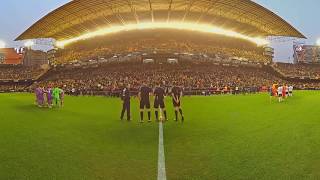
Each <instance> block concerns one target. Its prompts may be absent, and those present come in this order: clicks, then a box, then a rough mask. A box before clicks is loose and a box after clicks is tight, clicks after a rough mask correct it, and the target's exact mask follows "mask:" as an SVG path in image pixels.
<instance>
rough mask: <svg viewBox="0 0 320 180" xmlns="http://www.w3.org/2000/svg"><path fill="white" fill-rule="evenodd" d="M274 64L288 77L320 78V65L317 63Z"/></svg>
mask: <svg viewBox="0 0 320 180" xmlns="http://www.w3.org/2000/svg"><path fill="white" fill-rule="evenodd" d="M273 66H274V67H275V68H276V69H277V70H278V71H279V72H280V73H281V74H283V75H284V76H286V77H305V78H313V79H319V78H320V65H317V64H289V63H276V64H274V65H273Z"/></svg>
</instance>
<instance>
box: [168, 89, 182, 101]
mask: <svg viewBox="0 0 320 180" xmlns="http://www.w3.org/2000/svg"><path fill="white" fill-rule="evenodd" d="M171 91H172V94H173V96H174V97H175V98H176V99H180V96H181V92H182V90H181V88H179V87H177V86H175V87H173V88H172V90H171Z"/></svg>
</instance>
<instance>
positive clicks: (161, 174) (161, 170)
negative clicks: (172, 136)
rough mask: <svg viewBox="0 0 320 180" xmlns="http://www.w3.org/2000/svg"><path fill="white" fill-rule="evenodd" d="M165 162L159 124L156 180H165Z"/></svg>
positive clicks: (161, 131)
mask: <svg viewBox="0 0 320 180" xmlns="http://www.w3.org/2000/svg"><path fill="white" fill-rule="evenodd" d="M166 179H167V175H166V162H165V156H164V146H163V124H162V122H160V123H159V151H158V180H166Z"/></svg>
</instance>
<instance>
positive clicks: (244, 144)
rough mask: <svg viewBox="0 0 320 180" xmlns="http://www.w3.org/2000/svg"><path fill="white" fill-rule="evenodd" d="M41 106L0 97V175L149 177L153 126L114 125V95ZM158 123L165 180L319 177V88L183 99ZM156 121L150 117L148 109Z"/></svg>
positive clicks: (19, 97) (27, 98)
mask: <svg viewBox="0 0 320 180" xmlns="http://www.w3.org/2000/svg"><path fill="white" fill-rule="evenodd" d="M65 101H66V104H65V107H64V108H62V109H41V108H37V107H36V106H35V105H33V102H34V97H33V95H31V94H0V179H1V180H6V179H19V180H20V179H32V180H33V179H41V180H45V179H66V180H73V179H74V180H80V179H89V180H90V179H125V180H128V179H130V180H131V179H133V180H135V179H136V180H142V179H146V180H152V179H157V165H158V164H157V158H158V133H159V130H158V124H157V123H155V122H153V123H144V124H139V123H138V119H139V113H138V106H137V104H138V103H137V99H133V100H132V103H133V105H132V112H133V121H132V122H126V121H123V122H121V121H120V120H119V113H120V108H121V102H120V100H119V99H117V98H106V97H69V96H67V97H66V99H65ZM167 109H168V113H169V117H170V120H169V122H167V123H165V124H164V148H165V158H166V173H167V179H169V180H171V179H201V180H202V179H208V180H215V179H219V180H247V179H259V180H261V179H268V180H269V179H271V180H275V179H297V180H304V179H306V180H307V179H320V92H317V91H301V92H296V93H295V94H294V97H292V98H290V99H288V100H287V101H286V102H283V103H281V104H279V103H277V102H276V100H274V101H273V102H272V103H270V102H269V96H268V95H267V94H257V95H246V96H243V95H239V96H212V97H184V98H183V110H184V113H185V117H186V120H185V123H184V124H181V123H176V122H173V120H172V119H173V108H172V104H171V100H170V98H167ZM153 117H154V115H153Z"/></svg>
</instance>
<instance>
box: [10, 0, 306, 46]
mask: <svg viewBox="0 0 320 180" xmlns="http://www.w3.org/2000/svg"><path fill="white" fill-rule="evenodd" d="M159 21H160V22H168V21H170V22H171V21H174V22H176V21H179V22H192V23H204V24H212V25H214V26H218V27H222V28H225V29H230V30H233V31H235V32H239V33H241V34H244V35H247V36H252V37H257V36H259V37H267V36H286V37H297V38H305V36H304V35H303V34H302V33H300V32H299V31H298V30H296V29H295V28H294V27H293V26H291V25H290V24H289V23H287V22H286V21H285V20H283V19H282V18H281V17H279V16H278V15H276V14H274V13H273V12H271V11H269V10H268V9H266V8H264V7H262V6H261V5H259V4H257V3H255V2H252V1H251V0H73V1H71V2H69V3H67V4H65V5H63V6H61V7H59V8H58V9H56V10H54V11H52V12H50V13H49V14H48V15H46V16H45V17H43V18H42V19H40V20H39V21H38V22H36V23H35V24H33V25H32V26H31V27H30V28H29V29H27V30H26V31H25V32H24V33H22V34H21V35H20V36H19V37H17V38H16V40H26V39H38V38H53V39H56V40H58V41H61V40H66V39H70V38H74V37H77V36H81V35H83V34H85V33H88V32H92V31H96V30H98V29H99V28H101V27H105V26H110V27H111V26H119V25H124V24H133V23H140V22H159Z"/></svg>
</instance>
